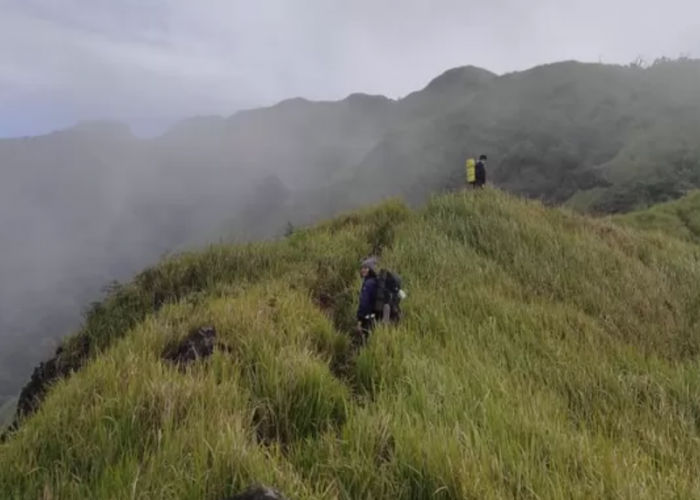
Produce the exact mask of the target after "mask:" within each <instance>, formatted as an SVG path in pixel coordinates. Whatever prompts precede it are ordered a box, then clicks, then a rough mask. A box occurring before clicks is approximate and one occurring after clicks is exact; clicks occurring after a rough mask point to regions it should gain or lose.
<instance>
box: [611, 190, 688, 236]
mask: <svg viewBox="0 0 700 500" xmlns="http://www.w3.org/2000/svg"><path fill="white" fill-rule="evenodd" d="M613 220H614V221H615V222H618V223H623V224H627V225H629V226H632V227H636V228H639V229H646V230H649V231H658V232H660V233H663V234H666V235H668V236H673V237H675V238H679V239H682V240H684V241H691V242H695V243H700V191H692V192H691V193H689V194H687V195H685V196H684V197H683V198H680V199H678V200H674V201H670V202H667V203H660V204H657V205H654V206H652V207H650V208H647V209H644V210H636V211H634V212H629V213H627V214H622V215H616V216H614V217H613Z"/></svg>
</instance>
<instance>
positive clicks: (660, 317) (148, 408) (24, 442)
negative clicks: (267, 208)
mask: <svg viewBox="0 0 700 500" xmlns="http://www.w3.org/2000/svg"><path fill="white" fill-rule="evenodd" d="M374 247H382V248H383V255H382V258H383V263H384V264H385V265H386V266H388V267H390V268H391V269H395V270H396V271H398V272H399V273H400V274H401V275H402V277H404V280H405V288H406V290H407V292H408V298H407V301H406V304H405V306H404V309H405V313H406V317H405V321H404V322H403V323H402V324H401V325H400V326H398V327H396V328H392V329H387V328H382V329H379V330H378V331H377V332H376V333H375V335H374V336H373V337H372V338H371V341H370V344H369V345H368V346H367V347H366V348H364V349H363V350H362V351H361V352H360V353H359V354H358V355H357V356H354V355H353V354H352V350H351V346H350V343H349V341H348V338H347V336H345V335H343V333H344V332H345V331H346V330H347V328H348V327H349V326H350V325H352V322H353V316H352V315H353V309H354V307H355V304H356V298H355V296H356V292H357V288H358V286H359V277H358V275H357V265H358V262H359V260H360V259H361V258H362V257H364V256H365V255H367V254H368V253H370V252H371V251H372V250H373V249H374ZM698 257H700V249H698V248H697V247H696V246H695V245H691V244H688V243H684V242H681V241H677V240H675V239H667V238H664V237H662V236H661V235H659V234H655V233H647V232H642V231H637V230H635V229H633V228H628V227H624V226H618V225H616V224H614V223H613V222H611V221H608V220H594V219H589V218H586V217H583V216H580V215H576V214H574V213H573V212H570V211H565V210H553V209H546V208H544V207H542V206H541V205H540V204H538V203H536V202H532V201H523V200H518V199H515V198H513V197H511V196H508V195H506V194H504V193H501V192H498V191H494V190H491V189H487V190H486V191H484V192H478V193H475V192H467V193H459V194H454V195H450V196H443V197H435V198H433V199H432V200H431V201H430V203H429V204H428V205H427V206H426V207H425V208H423V209H421V210H420V211H415V212H409V211H408V210H406V209H405V208H404V207H402V205H400V204H399V203H397V202H393V201H392V202H387V203H386V204H385V205H381V206H379V207H375V208H372V209H367V210H364V211H361V212H357V213H351V214H347V215H345V216H343V217H340V218H338V219H334V220H333V221H328V222H326V223H324V224H321V225H319V226H317V227H315V228H312V229H306V230H300V231H298V232H296V233H295V234H293V235H292V237H291V238H288V239H284V240H280V241H277V242H271V243H266V244H254V245H247V246H231V247H225V246H221V247H213V248H211V249H209V250H208V251H205V252H202V253H199V254H185V255H182V256H179V257H176V258H173V259H171V260H169V261H166V262H163V263H162V264H161V265H160V266H158V267H156V268H154V269H151V270H149V271H147V272H145V273H144V274H142V275H141V276H140V277H138V278H137V279H136V280H135V281H134V283H132V284H130V285H127V286H126V287H124V288H122V289H119V290H117V291H116V292H115V294H114V295H113V296H112V298H110V299H108V300H107V301H106V302H105V303H104V304H103V305H102V306H101V307H99V308H96V309H95V310H94V312H93V313H92V316H91V320H90V321H88V323H87V325H86V327H85V329H84V330H83V331H82V332H81V333H80V334H79V335H82V336H89V337H90V338H91V339H92V345H94V347H93V350H92V351H91V361H90V362H89V363H88V365H87V366H86V367H85V368H84V369H83V370H81V371H80V372H78V373H77V374H75V375H73V376H72V377H70V378H69V379H67V380H64V381H62V382H60V383H58V384H57V385H56V386H55V387H54V388H53V389H52V391H51V392H50V394H49V396H48V398H47V399H46V401H45V403H44V404H43V405H42V407H41V408H40V410H39V411H38V412H37V413H36V414H35V415H34V416H32V417H31V418H29V419H28V420H26V421H25V422H24V424H23V425H22V427H21V428H20V430H19V431H18V432H17V434H15V435H14V436H12V437H11V439H10V440H9V441H8V442H6V443H5V444H3V445H0V493H1V494H0V497H2V498H8V499H32V500H35V499H37V498H44V499H48V498H50V499H52V500H71V499H83V498H91V499H95V500H101V499H105V500H106V499H110V500H111V499H144V500H145V499H173V500H175V499H212V500H216V499H220V498H222V497H224V496H225V495H227V494H231V493H234V492H237V491H238V490H240V489H242V488H243V487H244V486H246V485H247V484H249V483H250V482H254V481H261V482H265V483H268V484H271V485H272V486H275V487H277V488H279V489H281V490H282V491H284V492H285V493H286V494H288V495H289V496H290V497H291V498H309V499H312V498H313V499H322V498H323V499H326V498H328V499H381V498H401V499H428V498H430V499H448V498H449V499H452V498H460V499H462V498H465V499H503V498H522V499H526V498H527V499H579V498H580V499H591V498H610V499H613V498H615V499H619V498H630V499H635V500H639V499H654V500H657V499H666V498H668V499H671V498H674V499H675V498H698V496H700V476H698V474H697V471H698V470H700V447H698V445H697V443H698V439H699V438H700V400H699V399H698V396H697V395H698V394H699V393H700V392H699V391H700V364H699V363H698V353H699V352H700V336H699V335H698V334H697V331H698V314H699V313H700V265H698ZM154 304H155V305H156V306H158V307H155V308H154ZM160 304H163V305H162V306H161V305H160ZM203 325H214V326H215V327H216V329H217V331H218V333H219V337H220V339H221V341H222V342H224V343H225V344H226V345H227V346H228V347H229V349H228V350H227V351H217V352H216V353H215V355H214V356H213V357H212V358H210V359H209V360H207V361H204V362H200V363H196V364H194V365H192V366H191V367H190V368H189V369H188V371H186V372H184V373H183V372H180V371H178V370H177V369H176V368H174V367H171V366H170V365H168V364H167V363H165V362H163V361H161V360H160V354H161V352H162V351H163V349H164V348H165V347H166V346H167V345H168V344H169V343H171V342H173V341H174V340H177V339H179V338H181V337H183V336H184V335H186V334H187V332H188V331H189V330H190V328H193V327H198V326H203ZM76 338H77V337H76ZM69 351H70V350H69ZM67 355H69V354H67Z"/></svg>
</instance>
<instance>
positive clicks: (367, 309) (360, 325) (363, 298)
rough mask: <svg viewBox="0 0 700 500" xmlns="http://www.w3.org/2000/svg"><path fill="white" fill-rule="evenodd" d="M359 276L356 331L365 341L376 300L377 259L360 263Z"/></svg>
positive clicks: (370, 327)
mask: <svg viewBox="0 0 700 500" xmlns="http://www.w3.org/2000/svg"><path fill="white" fill-rule="evenodd" d="M360 275H361V276H362V278H363V281H362V289H361V290H360V303H359V305H358V307H357V331H358V333H361V334H362V335H363V336H364V337H365V339H366V338H367V336H368V335H369V333H370V332H371V330H372V327H373V326H374V320H375V318H374V305H375V302H376V300H377V259H376V258H374V257H370V258H369V259H367V260H365V261H363V262H362V264H361V266H360Z"/></svg>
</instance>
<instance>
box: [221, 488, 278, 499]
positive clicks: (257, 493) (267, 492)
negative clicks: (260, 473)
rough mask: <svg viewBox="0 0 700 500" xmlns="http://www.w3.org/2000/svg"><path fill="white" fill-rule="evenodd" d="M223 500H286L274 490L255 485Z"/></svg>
mask: <svg viewBox="0 0 700 500" xmlns="http://www.w3.org/2000/svg"><path fill="white" fill-rule="evenodd" d="M224 500H287V497H285V496H284V495H283V494H282V493H280V492H279V491H277V490H275V489H274V488H270V487H269V486H263V485H257V484H256V485H253V486H251V487H250V488H248V489H247V490H246V491H244V492H243V493H239V494H238V495H236V496H233V497H229V498H225V499H224Z"/></svg>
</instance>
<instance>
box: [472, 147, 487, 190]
mask: <svg viewBox="0 0 700 500" xmlns="http://www.w3.org/2000/svg"><path fill="white" fill-rule="evenodd" d="M474 170H475V172H474V174H475V179H474V187H475V188H483V187H484V184H486V155H481V156H480V157H479V161H478V162H477V164H476V167H475V169H474Z"/></svg>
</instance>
